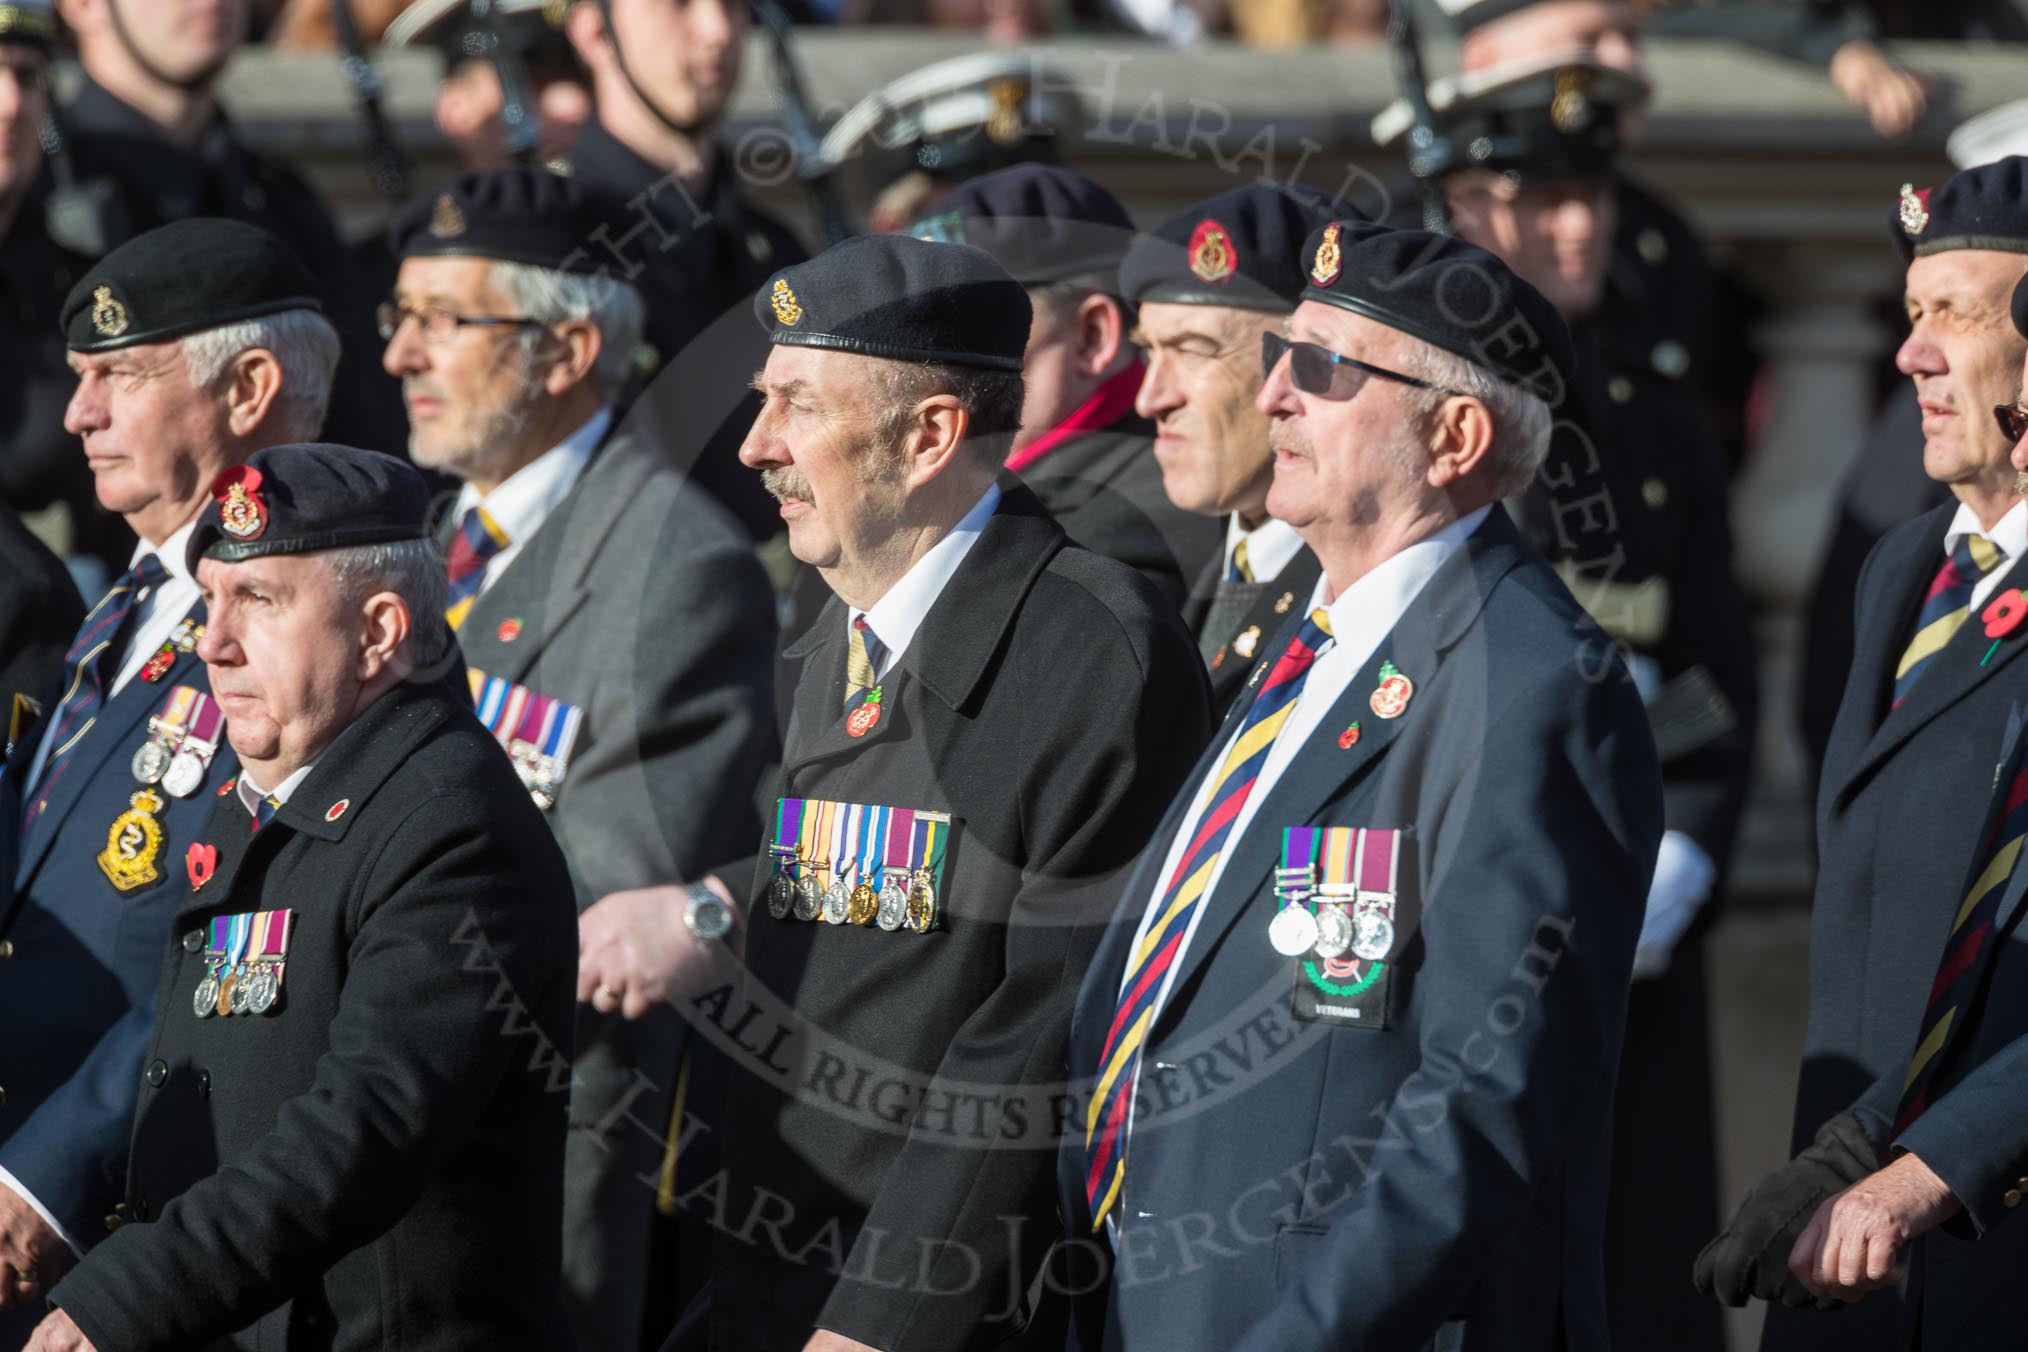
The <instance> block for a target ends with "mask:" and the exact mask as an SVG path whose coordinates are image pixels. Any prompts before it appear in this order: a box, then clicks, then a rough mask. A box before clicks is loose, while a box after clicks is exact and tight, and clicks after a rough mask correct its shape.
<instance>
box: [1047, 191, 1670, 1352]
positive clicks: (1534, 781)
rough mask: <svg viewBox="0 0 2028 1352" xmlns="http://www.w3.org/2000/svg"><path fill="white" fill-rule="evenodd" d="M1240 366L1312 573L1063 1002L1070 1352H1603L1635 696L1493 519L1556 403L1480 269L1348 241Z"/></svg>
mask: <svg viewBox="0 0 2028 1352" xmlns="http://www.w3.org/2000/svg"><path fill="white" fill-rule="evenodd" d="M1303 262H1304V265H1305V272H1306V274H1307V279H1308V284H1307V285H1306V287H1305V289H1304V291H1303V293H1302V303H1301V304H1300V305H1299V306H1297V307H1296V310H1295V313H1294V314H1293V315H1291V316H1290V318H1289V321H1288V325H1287V328H1286V333H1285V334H1281V333H1272V332H1270V333H1269V334H1268V335H1266V337H1265V339H1264V340H1263V347H1264V349H1265V357H1266V360H1267V363H1268V369H1267V372H1266V384H1265V385H1264V386H1263V388H1262V390H1261V393H1260V396H1259V407H1260V409H1261V410H1262V411H1263V412H1264V413H1266V414H1267V415H1268V417H1269V418H1270V419H1271V420H1272V425H1271V428H1270V432H1269V438H1270V444H1271V445H1272V446H1273V447H1274V452H1275V462H1274V482H1273V486H1272V487H1271V488H1270V489H1269V491H1268V497H1267V508H1268V511H1269V512H1271V513H1273V514H1274V515H1275V516H1278V517H1280V518H1281V519H1283V520H1285V521H1287V522H1289V523H1290V524H1291V525H1293V526H1294V527H1295V528H1296V529H1297V531H1298V532H1300V533H1301V535H1302V537H1303V540H1304V542H1305V543H1306V544H1308V545H1309V546H1310V548H1311V549H1312V550H1313V551H1315V553H1316V555H1317V558H1318V560H1319V562H1320V563H1321V564H1322V565H1323V576H1322V577H1321V578H1320V579H1319V580H1318V582H1317V585H1316V588H1315V589H1314V590H1313V591H1312V592H1311V593H1310V594H1309V595H1307V596H1305V597H1304V598H1302V603H1301V605H1300V607H1299V608H1297V609H1294V610H1292V612H1291V613H1290V615H1289V616H1288V620H1287V623H1285V624H1284V625H1283V626H1282V627H1281V628H1280V629H1278V630H1277V631H1276V632H1275V634H1274V635H1273V636H1272V637H1271V638H1270V639H1268V640H1267V641H1266V642H1264V643H1263V645H1262V647H1261V652H1260V658H1259V660H1258V661H1257V662H1256V663H1255V664H1254V667H1253V673H1252V675H1251V676H1250V677H1249V678H1248V679H1249V686H1248V689H1247V690H1246V691H1245V692H1244V693H1243V694H1242V696H1241V700H1240V703H1239V704H1238V705H1237V706H1235V708H1234V709H1233V711H1232V712H1231V714H1229V715H1228V716H1227V719H1226V723H1225V727H1224V729H1223V730H1222V732H1221V734H1220V735H1219V736H1218V737H1217V738H1215V739H1214V741H1213V750H1212V752H1211V753H1210V754H1209V755H1208V756H1206V757H1205V758H1204V759H1203V760H1202V761H1200V762H1199V767H1198V773H1197V774H1196V776H1195V777H1194V778H1193V779H1192V781H1191V782H1190V784H1189V785H1188V786H1187V787H1186V788H1185V790H1184V791H1183V793H1182V794H1181V795H1179V796H1178V798H1177V799H1176V800H1175V802H1174V804H1173V805H1172V806H1171V808H1170V811H1169V814H1168V816H1167V818H1166V819H1165V820H1164V822H1163V824H1162V827H1161V829H1160V830H1159V831H1158V832H1157V833H1156V835H1155V837H1154V840H1153V842H1152V844H1151V847H1150V848H1149V849H1148V850H1146V851H1145V852H1144V853H1143V854H1142V856H1141V863H1140V865H1139V866H1138V868H1137V869H1136V870H1135V872H1134V873H1133V874H1132V875H1131V877H1130V880H1129V882H1128V884H1127V888H1126V891H1125V893H1124V896H1123V899H1122V901H1121V903H1120V909H1119V911H1118V913H1117V915H1116V918H1115V920H1114V923H1113V926H1112V928H1111V930H1110V931H1109V932H1108V935H1107V937H1106V939H1105V940H1104V941H1103V943H1102V944H1101V946H1100V949H1099V953H1098V956H1097V957H1096V958H1095V959H1094V961H1093V962H1092V964H1091V967H1090V969H1089V975H1088V976H1087V979H1086V981H1085V985H1084V989H1083V991H1082V992H1081V994H1080V997H1079V1002H1078V1008H1077V1013H1076V1016H1075V1019H1074V1022H1073V1025H1072V1031H1071V1055H1070V1070H1071V1077H1072V1083H1073V1085H1074V1086H1076V1087H1077V1088H1078V1090H1079V1096H1078V1099H1077V1103H1078V1107H1077V1111H1076V1112H1075V1113H1074V1115H1073V1116H1072V1118H1071V1121H1070V1122H1069V1124H1068V1127H1069V1129H1068V1131H1067V1133H1066V1137H1065V1140H1064V1142H1063V1148H1062V1151H1061V1154H1060V1164H1061V1168H1060V1180H1061V1194H1062V1203H1063V1207H1064V1209H1065V1214H1066V1215H1067V1216H1069V1217H1070V1218H1072V1229H1073V1232H1074V1233H1075V1234H1077V1235H1080V1236H1083V1237H1084V1238H1085V1244H1086V1247H1085V1249H1084V1254H1085V1255H1086V1256H1087V1257H1095V1258H1096V1259H1097V1260H1098V1261H1099V1262H1100V1263H1101V1264H1103V1263H1105V1262H1107V1261H1110V1262H1111V1263H1112V1264H1113V1273H1112V1280H1111V1281H1109V1282H1103V1281H1096V1279H1095V1278H1096V1275H1095V1274H1093V1273H1091V1272H1090V1271H1089V1270H1087V1271H1084V1272H1075V1271H1074V1272H1073V1273H1071V1274H1070V1280H1071V1281H1072V1284H1073V1289H1077V1290H1087V1291H1091V1292H1092V1294H1091V1295H1090V1296H1089V1297H1088V1298H1087V1299H1086V1300H1085V1301H1084V1303H1083V1308H1082V1309H1081V1310H1080V1312H1079V1313H1080V1318H1079V1323H1078V1327H1079V1337H1080V1340H1079V1342H1078V1346H1080V1347H1083V1348H1087V1349H1091V1348H1099V1347H1104V1348H1117V1349H1138V1348H1149V1349H1153V1348H1167V1347H1181V1346H1190V1347H1219V1348H1227V1349H1244V1350H1245V1352H1256V1350H1258V1352H1268V1350H1269V1349H1276V1350H1279V1349H1285V1348H1296V1347H1422V1346H1425V1345H1430V1344H1434V1345H1437V1346H1451V1345H1463V1346H1476V1345H1478V1343H1479V1342H1480V1340H1482V1339H1483V1340H1485V1341H1486V1342H1487V1343H1488V1345H1492V1344H1495V1343H1497V1344H1498V1345H1500V1346H1511V1347H1529V1348H1555V1347H1595V1346H1603V1345H1604V1343H1603V1331H1602V1330H1603V1324H1604V1318H1605V1310H1604V1299H1605V1293H1604V1289H1603V1287H1604V1282H1603V1276H1602V1271H1601V1266H1600V1257H1599V1248H1600V1237H1601V1230H1602V1227H1603V1225H1604V1218H1605V1187H1606V1168H1607V1160H1606V1150H1607V1141H1608V1138H1609V1134H1610V1129H1611V1122H1612V1089H1613V1073H1614V1067H1615V1065H1616V1062H1617V1058H1618V1055H1619V1043H1620V1030H1621V1024H1622V1019H1623V1016H1624V1008H1625V992H1626V986H1627V980H1628V973H1629V970H1630V968H1631V966H1632V962H1633V955H1634V944H1635V939H1636V936H1637V933H1638V930H1639V927H1640V898H1641V896H1642V895H1643V893H1644V892H1645V890H1646V888H1647V885H1648V875H1649V872H1650V870H1651V869H1652V867H1653V863H1654V858H1655V850H1656V846H1657V842H1658V840H1659V838H1660V834H1661V813H1662V803H1661V786H1660V778H1659V772H1658V769H1657V763H1656V758H1655V751H1654V744H1653V741H1652V738H1651V736H1650V734H1649V731H1648V727H1647V720H1646V718H1645V716H1644V715H1643V713H1642V709H1641V703H1640V698H1639V695H1638V694H1637V693H1636V691H1635V689H1634V686H1633V684H1632V682H1631V681H1630V680H1629V679H1628V677H1627V674H1626V671H1625V669H1624V668H1623V667H1622V666H1621V665H1620V663H1619V659H1618V657H1617V656H1616V655H1615V653H1614V650H1613V645H1612V643H1611V640H1610V639H1608V638H1607V637H1606V635H1605V634H1604V633H1603V632H1601V631H1600V630H1599V629H1598V628H1597V627H1596V626H1595V625H1594V624H1593V623H1592V622H1591V621H1590V619H1588V618H1587V617H1586V616H1585V614H1584V612H1583V611H1582V610H1581V609H1580V608H1579V607H1578V605H1577V604H1576V602H1575V601H1573V600H1572V599H1571V597H1570V594H1569V592H1568V591H1567V590H1566V589H1565V588H1564V587H1563V585H1562V584H1561V582H1559V581H1558V579H1557V577H1556V575H1555V574H1554V573H1553V572H1552V571H1551V570H1550V569H1549V568H1548V566H1547V565H1546V564H1545V563H1544V562H1543V561H1542V559H1541V557H1540V555H1538V554H1537V553H1536V552H1535V551H1534V550H1533V549H1531V548H1530V547H1529V546H1528V545H1527V543H1526V542H1525V541H1524V540H1523V539H1522V538H1521V536H1520V534H1519V532H1518V531H1517V530H1516V529H1515V527H1514V524H1513V522H1512V521H1511V520H1510V519H1509V518H1508V516H1507V514H1506V511H1505V510H1504V509H1503V508H1502V507H1501V506H1500V499H1502V498H1503V497H1506V496H1508V495H1510V494H1512V493H1514V492H1516V491H1518V490H1519V489H1521V488H1523V487H1525V486H1526V485H1527V483H1528V482H1529V480H1530V479H1531V478H1532V477H1533V475H1534V473H1535V471H1536V469H1537V467H1538V466H1539V465H1540V464H1541V461H1542V458H1543V456H1544V455H1545V453H1546V452H1547V450H1548V444H1549V428H1550V417H1551V415H1550V410H1549V408H1548V406H1547V404H1546V403H1545V402H1544V400H1543V398H1542V397H1541V395H1540V394H1539V393H1537V391H1538V390H1544V389H1554V388H1558V387H1560V386H1561V385H1563V384H1566V383H1567V382H1568V381H1569V379H1570V378H1571V350H1570V341H1569V336H1568V333H1567V332H1566V330H1565V327H1564V324H1563V321H1562V319H1561V318H1560V317H1559V316H1558V315H1557V313H1556V311H1555V309H1554V308H1553V307H1552V306H1551V305H1550V304H1549V303H1548V301H1546V300H1545V299H1544V298H1543V297H1542V296H1541V295H1540V294H1539V293H1538V292H1536V291H1535V290H1534V288H1532V287H1530V286H1528V285H1527V284H1526V283H1525V282H1523V281H1520V280H1519V279H1517V278H1516V277H1515V276H1514V275H1513V273H1511V272H1510V271H1509V270H1508V269H1507V268H1506V267H1505V266H1504V265H1503V264H1501V263H1500V261H1499V260H1498V259H1496V258H1494V257H1493V256H1491V255H1490V254H1487V253H1485V252H1484V251H1483V250H1480V249H1477V248H1475V247H1473V246H1471V245H1469V244H1465V243H1463V242H1461V241H1458V240H1455V239H1446V238H1441V237H1437V236H1433V235H1427V234H1423V233H1422V232H1419V231H1393V230H1388V229H1385V228H1383V227H1377V226H1370V225H1366V224H1363V223H1357V222H1337V221H1334V222H1332V223H1331V224H1329V225H1326V226H1324V227H1323V228H1322V229H1320V230H1319V231H1317V232H1316V233H1315V234H1313V235H1312V236H1311V237H1310V238H1309V240H1308V241H1307V242H1306V245H1305V248H1304V253H1303Z"/></svg>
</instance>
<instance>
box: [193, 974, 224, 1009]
mask: <svg viewBox="0 0 2028 1352" xmlns="http://www.w3.org/2000/svg"><path fill="white" fill-rule="evenodd" d="M190 1009H191V1012H192V1013H194V1014H196V1015H197V1017H198V1018H200V1019H208V1018H210V1017H211V1016H212V1015H214V1014H216V1013H218V973H217V972H207V973H205V976H204V980H202V981H200V982H198V983H197V993H196V994H195V995H192V996H191V997H190Z"/></svg>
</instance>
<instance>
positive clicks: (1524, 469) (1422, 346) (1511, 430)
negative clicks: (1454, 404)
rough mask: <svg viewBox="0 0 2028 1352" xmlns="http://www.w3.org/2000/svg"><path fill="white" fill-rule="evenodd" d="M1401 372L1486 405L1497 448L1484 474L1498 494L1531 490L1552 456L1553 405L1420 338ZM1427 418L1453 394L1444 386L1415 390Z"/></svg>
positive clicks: (1410, 348) (1412, 345)
mask: <svg viewBox="0 0 2028 1352" xmlns="http://www.w3.org/2000/svg"><path fill="white" fill-rule="evenodd" d="M1401 368H1402V374H1403V375H1410V376H1414V377H1415V378H1416V379H1418V380H1427V381H1428V382H1430V383H1431V384H1432V385H1442V386H1444V387H1445V388H1446V389H1450V390H1455V391H1456V392H1457V393H1459V394H1462V395H1467V396H1469V397H1471V398H1473V399H1476V400H1478V401H1479V402H1480V403H1482V404H1484V405H1485V406H1486V409H1487V411H1488V412H1489V413H1490V414H1491V415H1492V418H1493V449H1492V453H1491V455H1490V457H1489V460H1490V464H1489V465H1488V467H1487V470H1486V473H1487V474H1489V475H1490V476H1491V486H1492V489H1493V495H1494V496H1495V497H1500V498H1505V497H1511V496H1513V495H1514V494H1516V493H1520V492H1524V491H1526V490H1527V488H1528V485H1529V484H1531V483H1533V482H1534V480H1535V475H1536V472H1537V471H1538V470H1540V469H1541V468H1542V462H1543V461H1544V460H1545V459H1547V458H1548V456H1549V428H1550V422H1551V415H1550V411H1549V405H1548V404H1546V403H1544V402H1543V400H1542V397H1541V396H1540V395H1538V394H1535V393H1534V392H1533V391H1531V390H1526V389H1523V388H1522V387H1521V386H1519V385H1516V384H1514V383H1513V382H1512V381H1508V380H1502V379H1501V378H1500V377H1499V376H1496V375H1494V374H1493V373H1492V372H1491V371H1489V370H1487V369H1486V368H1485V367H1483V366H1481V365H1479V364H1478V363H1477V362H1475V361H1471V360H1468V359H1467V358H1464V357H1461V356H1459V355H1458V354H1457V353H1455V352H1449V351H1446V350H1445V349H1443V348H1440V347H1437V346H1435V345H1434V344H1431V343H1425V342H1423V341H1421V340H1420V339H1417V340H1415V341H1413V342H1411V343H1409V344H1408V345H1407V350H1406V351H1405V352H1404V353H1403V355H1402V358H1401ZM1408 393H1409V394H1410V395H1412V396H1416V397H1417V398H1418V399H1419V402H1420V403H1421V405H1422V412H1423V414H1424V415H1425V416H1427V415H1429V414H1431V413H1434V412H1436V410H1437V408H1438V407H1439V406H1440V405H1441V404H1442V403H1443V401H1444V400H1445V399H1447V398H1449V397H1450V396H1449V395H1448V394H1446V393H1445V392H1444V390H1416V389H1411V390H1409V391H1408Z"/></svg>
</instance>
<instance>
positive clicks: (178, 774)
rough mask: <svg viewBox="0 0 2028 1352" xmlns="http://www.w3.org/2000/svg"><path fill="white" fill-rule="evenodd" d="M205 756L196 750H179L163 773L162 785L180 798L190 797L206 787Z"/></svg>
mask: <svg viewBox="0 0 2028 1352" xmlns="http://www.w3.org/2000/svg"><path fill="white" fill-rule="evenodd" d="M204 764H205V763H204V758H203V757H201V756H199V755H198V754H197V753H196V752H194V751H189V750H184V751H178V752H177V753H176V754H175V756H174V757H172V758H171V759H170V761H169V768H168V769H167V770H166V771H164V772H163V774H162V787H163V788H165V789H167V790H169V792H170V793H172V794H174V795H176V796H177V797H178V798H188V797H189V796H190V795H191V794H193V793H196V792H197V791H198V790H199V789H201V788H203V787H204Z"/></svg>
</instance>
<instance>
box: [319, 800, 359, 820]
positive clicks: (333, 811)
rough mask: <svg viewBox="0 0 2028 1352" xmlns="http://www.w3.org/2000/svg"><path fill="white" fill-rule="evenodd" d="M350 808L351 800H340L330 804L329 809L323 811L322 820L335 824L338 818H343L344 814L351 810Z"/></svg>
mask: <svg viewBox="0 0 2028 1352" xmlns="http://www.w3.org/2000/svg"><path fill="white" fill-rule="evenodd" d="M351 807H352V800H351V799H350V798H340V799H339V800H338V801H337V802H335V803H333V804H331V806H330V807H328V808H326V809H324V820H325V821H327V822H335V821H337V820H338V819H339V818H340V817H342V816H344V815H345V814H346V812H347V811H349V810H350V809H351Z"/></svg>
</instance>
